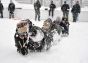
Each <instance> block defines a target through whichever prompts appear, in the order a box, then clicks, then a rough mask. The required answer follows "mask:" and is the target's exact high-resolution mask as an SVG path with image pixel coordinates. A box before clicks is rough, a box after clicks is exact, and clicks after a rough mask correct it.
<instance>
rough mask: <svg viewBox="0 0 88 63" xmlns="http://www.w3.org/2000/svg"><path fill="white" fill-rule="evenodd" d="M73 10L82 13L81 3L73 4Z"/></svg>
mask: <svg viewBox="0 0 88 63" xmlns="http://www.w3.org/2000/svg"><path fill="white" fill-rule="evenodd" d="M71 12H72V13H80V5H79V4H75V5H73V8H72V10H71Z"/></svg>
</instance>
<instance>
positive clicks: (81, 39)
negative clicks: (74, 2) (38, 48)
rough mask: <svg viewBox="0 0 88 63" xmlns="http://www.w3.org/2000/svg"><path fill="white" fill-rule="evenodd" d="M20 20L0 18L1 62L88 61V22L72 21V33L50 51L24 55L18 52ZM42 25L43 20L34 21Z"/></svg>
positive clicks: (82, 62)
mask: <svg viewBox="0 0 88 63" xmlns="http://www.w3.org/2000/svg"><path fill="white" fill-rule="evenodd" d="M17 22H19V20H12V19H7V18H4V19H0V63H88V29H87V27H88V22H76V23H73V22H70V32H69V33H70V35H69V36H68V37H63V38H62V39H61V41H60V42H58V41H55V42H54V43H55V45H53V46H52V47H51V49H50V50H49V51H44V52H40V53H38V52H37V53H29V54H28V55H27V56H22V55H20V54H19V53H17V52H16V47H15V46H14V44H15V42H14V33H15V28H16V24H17ZM33 23H34V24H35V25H36V26H40V27H42V23H43V21H40V22H38V21H33Z"/></svg>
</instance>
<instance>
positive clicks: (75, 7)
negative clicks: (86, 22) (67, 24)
mask: <svg viewBox="0 0 88 63" xmlns="http://www.w3.org/2000/svg"><path fill="white" fill-rule="evenodd" d="M71 12H72V15H73V22H76V21H77V18H78V14H79V13H80V5H79V1H77V2H76V4H75V5H73V7H72V10H71Z"/></svg>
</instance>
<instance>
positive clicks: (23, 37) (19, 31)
mask: <svg viewBox="0 0 88 63" xmlns="http://www.w3.org/2000/svg"><path fill="white" fill-rule="evenodd" d="M26 24H27V23H26V22H20V23H18V24H17V28H16V33H15V35H14V38H15V46H16V47H17V51H18V52H20V53H22V54H23V55H25V54H28V50H27V37H28V34H27V28H26Z"/></svg>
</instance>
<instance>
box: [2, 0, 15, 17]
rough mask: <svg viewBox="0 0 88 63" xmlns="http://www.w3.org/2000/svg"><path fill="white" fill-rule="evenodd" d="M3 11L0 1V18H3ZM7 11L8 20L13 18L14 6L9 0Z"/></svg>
mask: <svg viewBox="0 0 88 63" xmlns="http://www.w3.org/2000/svg"><path fill="white" fill-rule="evenodd" d="M3 10H4V6H3V4H2V3H1V1H0V18H3ZM8 11H9V18H14V11H15V4H14V3H13V1H12V0H10V3H9V5H8Z"/></svg>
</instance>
